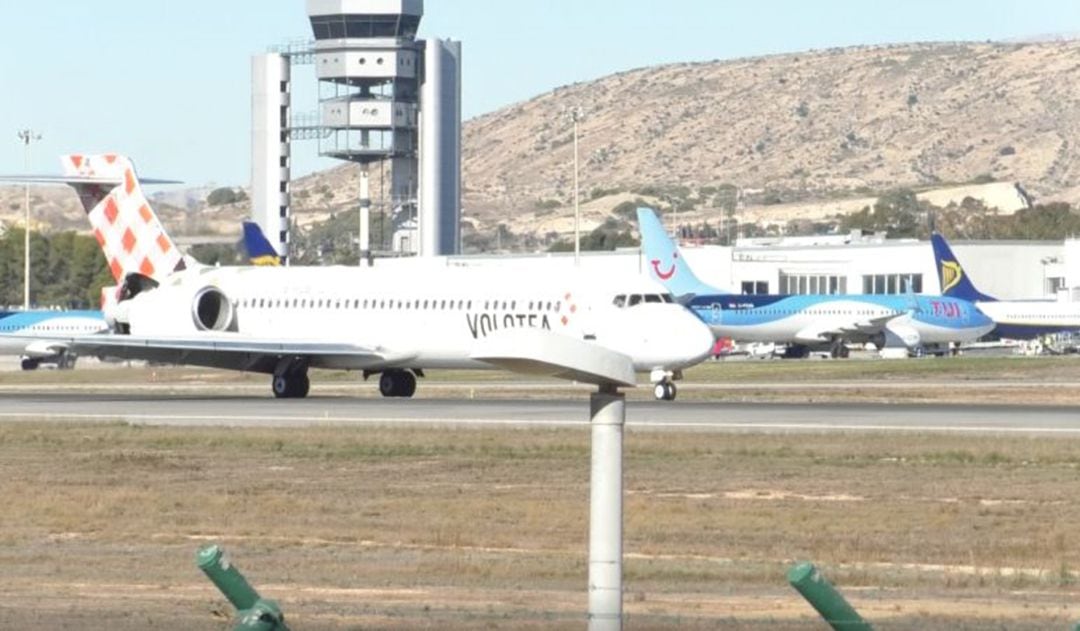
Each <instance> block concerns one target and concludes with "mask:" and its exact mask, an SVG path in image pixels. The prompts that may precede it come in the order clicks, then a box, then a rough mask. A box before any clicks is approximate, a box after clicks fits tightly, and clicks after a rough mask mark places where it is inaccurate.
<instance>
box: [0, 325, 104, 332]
mask: <svg viewBox="0 0 1080 631" xmlns="http://www.w3.org/2000/svg"><path fill="white" fill-rule="evenodd" d="M89 330H91V327H79V326H73V325H70V324H32V325H30V326H15V325H11V324H7V325H0V331H89Z"/></svg>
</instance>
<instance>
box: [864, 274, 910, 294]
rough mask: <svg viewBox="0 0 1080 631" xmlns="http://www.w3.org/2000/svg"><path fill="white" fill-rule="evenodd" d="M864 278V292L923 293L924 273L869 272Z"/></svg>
mask: <svg viewBox="0 0 1080 631" xmlns="http://www.w3.org/2000/svg"><path fill="white" fill-rule="evenodd" d="M862 278H863V281H862V282H863V293H864V294H879V295H881V294H906V293H913V294H920V293H922V288H923V284H922V274H868V275H866V276H863V277H862Z"/></svg>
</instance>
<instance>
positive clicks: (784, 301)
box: [638, 208, 994, 357]
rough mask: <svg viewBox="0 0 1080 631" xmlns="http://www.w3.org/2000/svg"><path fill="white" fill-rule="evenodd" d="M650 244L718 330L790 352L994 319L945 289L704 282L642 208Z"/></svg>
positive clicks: (655, 270) (840, 348) (914, 337)
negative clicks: (790, 289) (842, 289)
mask: <svg viewBox="0 0 1080 631" xmlns="http://www.w3.org/2000/svg"><path fill="white" fill-rule="evenodd" d="M638 223H639V227H640V230H641V240H642V248H643V250H644V256H645V262H646V265H647V266H648V268H649V273H650V275H651V276H652V277H653V278H654V279H656V280H658V281H660V282H661V283H663V284H664V286H665V287H667V289H668V290H669V291H671V292H672V293H673V294H674V295H675V296H677V297H678V299H679V300H680V302H683V303H684V304H686V305H687V306H689V307H690V309H692V310H693V311H694V313H696V314H697V315H698V317H699V318H701V320H702V321H703V322H705V323H706V324H708V325H709V328H710V329H712V331H713V333H714V334H715V335H716V337H717V338H724V337H728V338H732V339H734V340H735V341H738V342H772V343H777V344H786V345H788V353H787V354H786V356H788V357H805V356H806V355H807V354H808V353H809V352H810V350H811V349H813V348H828V349H829V351H830V354H831V355H832V356H833V357H846V356H847V355H848V349H847V346H846V344H847V343H849V342H852V343H873V344H874V345H875V346H877V347H878V348H879V349H880V348H884V347H885V346H899V345H903V346H905V347H907V348H908V349H909V350H920V349H922V348H923V347H926V346H935V345H946V344H949V343H954V342H973V341H975V340H977V339H979V338H980V337H982V336H983V335H985V334H986V333H987V332H989V331H990V330H991V329H992V328H993V326H994V324H993V322H992V321H991V320H990V319H989V318H987V317H986V316H985V315H984V314H982V313H981V312H980V311H979V310H978V309H976V308H975V305H973V304H972V303H970V302H968V301H966V300H960V299H957V298H949V297H944V296H924V295H915V294H906V295H870V294H847V295H820V294H811V295H750V296H744V295H737V294H733V293H731V292H725V291H722V290H720V289H717V288H715V287H712V286H709V285H707V284H705V283H703V282H701V281H700V280H699V279H698V277H697V276H696V275H695V274H694V272H693V271H692V270H691V269H690V266H689V265H688V264H687V262H686V259H685V258H683V256H682V254H681V253H680V251H679V248H678V246H677V245H676V244H675V242H674V241H672V239H671V238H670V237H669V236H668V234H667V232H666V231H665V230H664V227H663V225H662V224H661V223H660V220H659V218H657V216H656V214H655V213H654V212H653V211H652V209H649V208H639V209H638Z"/></svg>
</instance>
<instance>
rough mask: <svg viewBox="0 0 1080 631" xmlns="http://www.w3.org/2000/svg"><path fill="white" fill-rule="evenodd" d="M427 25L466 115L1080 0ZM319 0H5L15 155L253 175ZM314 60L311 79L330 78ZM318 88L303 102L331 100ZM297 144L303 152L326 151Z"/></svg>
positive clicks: (155, 171)
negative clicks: (267, 93) (262, 129)
mask: <svg viewBox="0 0 1080 631" xmlns="http://www.w3.org/2000/svg"><path fill="white" fill-rule="evenodd" d="M425 5H426V6H425V10H426V16H425V18H424V21H423V23H422V25H421V34H422V35H425V36H439V37H452V38H455V39H460V40H462V41H463V42H464V56H465V82H464V90H465V94H464V107H465V115H466V117H471V116H475V115H477V114H482V113H484V112H487V111H490V110H493V109H497V108H499V107H501V106H503V105H508V104H510V103H513V102H516V101H520V100H524V99H528V98H530V97H532V96H534V95H537V94H540V93H542V92H545V91H548V90H550V89H552V88H555V87H557V86H560V85H566V84H568V83H573V82H576V81H581V80H587V79H593V78H597V77H600V76H603V75H606V74H609V73H612V72H617V71H620V70H627V69H630V68H636V67H641V66H648V65H653V64H659V63H667V62H677V61H701V60H710V59H730V58H737V57H744V56H754V55H763V54H771V53H780V52H793V51H802V50H808V49H815V48H829V47H834V46H850V45H857V44H881V43H895V42H909V41H940V40H975V41H981V40H987V39H994V40H1002V39H1011V38H1020V37H1028V36H1033V35H1040V34H1047V33H1078V32H1080V1H1077V0H903V1H900V0H893V1H880V2H879V1H876V0H754V1H750V0H746V1H742V2H736V1H731V0H621V1H617V0H427V1H426V2H425ZM304 6H305V5H304V2H303V0H179V1H173V2H166V1H160V0H99V1H97V2H90V1H87V0H40V1H36V2H26V1H24V2H15V1H10V2H5V3H3V5H0V42H2V44H0V47H2V48H0V172H3V173H17V172H22V171H23V167H22V161H23V152H22V147H21V145H19V143H18V142H17V139H16V132H17V130H19V129H21V128H23V127H24V126H31V127H33V128H35V129H37V130H39V131H41V132H42V134H44V139H43V140H42V141H41V142H40V143H39V144H38V145H37V146H36V148H35V156H34V159H33V163H32V167H31V171H33V172H35V173H52V172H56V171H57V170H58V166H57V165H58V162H57V160H56V156H57V155H59V154H61V153H65V152H69V151H83V152H96V151H119V152H123V153H127V154H129V155H131V156H132V157H133V158H135V159H136V161H137V163H138V164H139V165H140V170H141V171H142V172H143V173H144V174H147V175H156V176H163V177H175V178H180V179H183V180H184V181H185V182H187V183H189V184H192V185H195V184H204V183H208V182H211V181H213V182H217V183H220V184H240V185H246V184H247V181H248V178H249V168H250V167H249V162H250V161H249V146H250V141H249V134H250V131H249V130H250V107H251V106H250V101H251V99H250V85H249V73H250V55H251V54H252V53H257V52H262V51H264V50H265V49H266V48H267V47H268V46H270V45H272V44H276V43H281V42H283V41H285V40H288V39H292V38H302V37H308V36H309V35H310V30H309V28H308V25H307V19H306V14H305V8H304ZM310 77H311V75H310V73H308V74H303V73H302V74H300V75H299V77H298V79H299V81H298V84H299V85H298V86H297V87H296V88H294V89H295V90H296V91H297V92H299V93H303V92H307V93H309V94H313V93H314V92H315V89H314V83H313V82H314V80H313V79H310ZM314 109H315V107H314V100H311V101H310V102H306V101H303V100H301V102H300V103H298V104H297V107H296V110H297V111H304V110H314ZM314 153H315V147H314V145H313V144H311V143H303V144H301V145H299V146H297V147H296V149H295V154H294V155H295V156H296V165H297V167H298V169H297V170H299V171H304V170H311V169H312V168H315V167H316V166H321V165H323V164H325V163H322V162H319V161H316V160H315V159H314V158H313V157H312V156H313V154H314Z"/></svg>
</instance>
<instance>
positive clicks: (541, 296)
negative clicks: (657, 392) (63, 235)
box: [121, 262, 711, 371]
mask: <svg viewBox="0 0 1080 631" xmlns="http://www.w3.org/2000/svg"><path fill="white" fill-rule="evenodd" d="M607 285H610V287H611V288H610V289H608V288H607V287H606V286H607ZM200 292H203V293H202V296H204V297H205V296H207V294H208V293H209V294H213V295H216V296H218V297H219V299H220V300H223V304H227V306H228V310H229V313H227V314H226V313H224V312H223V309H221V308H213V306H212V305H210V306H209V308H205V309H203V310H202V313H200V307H199V306H198V304H197V303H198V302H199V296H200ZM628 292H629V293H635V292H636V293H637V294H649V295H651V296H660V295H663V296H665V297H666V296H667V295H666V293H664V291H663V289H662V288H661V287H659V286H658V285H656V284H654V283H653V282H652V281H649V280H647V279H644V278H631V279H626V280H623V281H612V280H610V279H609V280H607V281H603V282H588V281H584V280H582V279H565V278H564V279H548V278H521V277H519V276H515V275H511V274H507V273H505V272H502V271H499V270H488V269H482V268H477V269H471V268H453V267H446V266H445V265H439V264H438V263H434V264H428V263H423V262H411V263H410V264H408V265H397V266H392V267H388V268H385V269H379V268H378V267H376V268H362V267H361V268H356V267H325V268H310V267H289V268H261V267H237V268H205V269H199V270H190V271H187V272H181V273H178V274H175V275H174V276H173V277H171V278H169V279H167V280H166V282H165V283H163V284H162V285H161V286H160V287H158V288H157V289H154V290H151V291H148V292H145V293H144V294H140V295H138V296H136V297H135V298H134V299H132V300H130V301H127V303H125V304H123V305H122V309H123V310H124V311H125V314H124V315H123V316H122V317H121V320H124V321H126V322H127V323H128V324H129V326H130V333H131V334H132V335H138V336H175V335H185V334H188V335H190V334H193V333H197V332H199V331H201V330H213V331H219V332H223V333H226V332H231V333H235V334H236V335H237V336H238V337H243V336H249V337H253V338H260V339H267V338H276V339H282V340H304V341H325V340H333V341H335V342H341V343H354V344H357V345H367V346H371V345H373V344H375V345H377V346H378V347H380V348H382V349H385V351H386V354H387V355H388V356H390V357H391V358H393V357H399V358H400V359H399V361H398V364H399V365H400V366H401V367H405V368H423V369H427V368H446V369H449V368H490V366H489V365H486V364H484V363H483V362H479V361H477V360H475V359H473V358H472V354H473V351H474V349H475V348H476V347H477V344H478V342H480V341H482V340H484V339H485V338H489V337H491V336H494V335H497V334H498V333H500V332H504V331H507V330H514V329H539V330H544V331H551V332H554V333H558V334H561V335H566V336H569V337H572V338H576V339H579V340H586V341H589V342H593V343H596V344H598V345H601V346H603V347H605V348H608V349H610V350H615V351H618V352H620V353H623V354H625V355H627V356H629V357H630V358H631V359H632V360H633V364H634V368H635V370H637V371H652V370H654V369H657V368H666V369H681V368H684V367H686V366H688V365H691V364H693V363H696V362H697V361H699V360H700V359H701V358H702V357H704V356H705V355H706V354H707V352H708V348H709V346H711V339H710V336H709V335H708V332H707V330H706V329H705V328H704V327H701V324H700V322H698V320H697V319H696V318H694V317H693V316H692V315H691V314H690V313H689V312H687V311H686V310H685V309H683V308H682V307H680V306H679V305H677V304H671V303H670V302H661V303H659V304H653V303H648V304H646V303H643V304H641V305H640V306H639V307H636V308H619V307H617V306H615V305H614V304H613V297H614V296H615V295H616V294H619V293H621V294H626V293H628ZM668 300H670V298H668ZM200 319H201V320H202V322H201V323H200ZM206 324H211V326H209V327H207V326H206ZM383 363H385V362H383ZM391 363H394V361H393V360H391ZM312 365H318V366H322V367H327V368H345V369H369V368H371V367H372V361H371V360H370V359H364V358H349V357H340V358H324V359H322V360H319V362H317V363H313V364H312ZM378 365H379V366H380V367H381V366H383V364H378Z"/></svg>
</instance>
